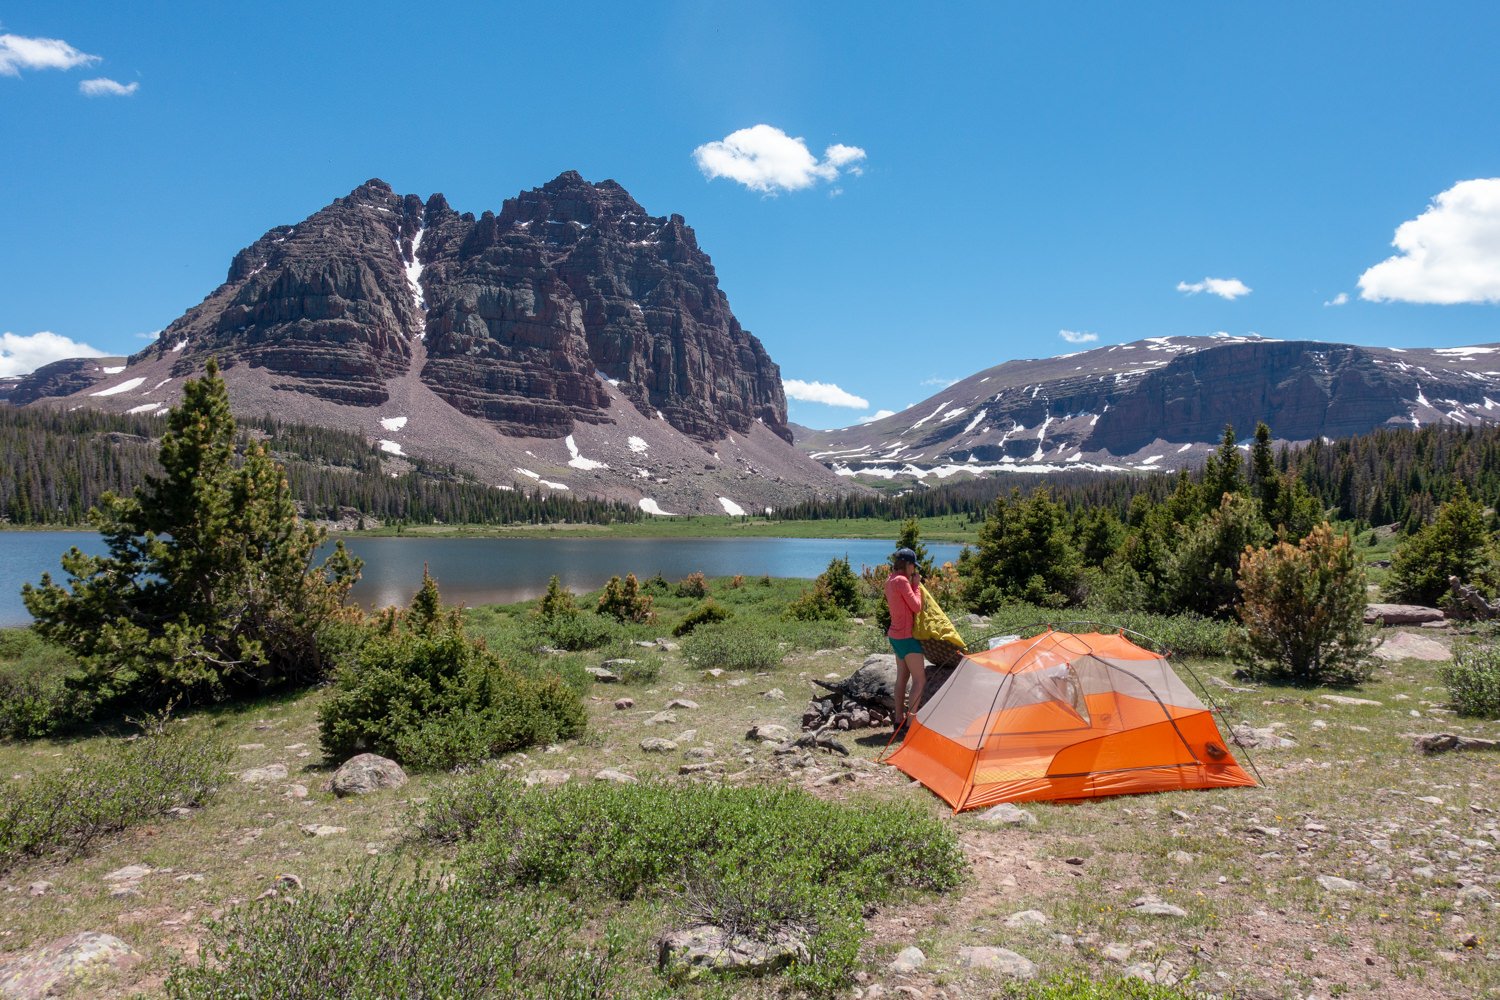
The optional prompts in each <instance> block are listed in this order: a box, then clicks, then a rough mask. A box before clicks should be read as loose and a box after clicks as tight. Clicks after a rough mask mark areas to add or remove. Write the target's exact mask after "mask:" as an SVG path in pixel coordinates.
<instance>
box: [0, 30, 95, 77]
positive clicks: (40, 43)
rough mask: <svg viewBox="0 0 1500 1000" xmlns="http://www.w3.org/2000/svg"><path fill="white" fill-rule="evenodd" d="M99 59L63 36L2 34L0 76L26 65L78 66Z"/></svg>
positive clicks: (16, 73) (17, 74) (38, 66)
mask: <svg viewBox="0 0 1500 1000" xmlns="http://www.w3.org/2000/svg"><path fill="white" fill-rule="evenodd" d="M98 61H99V57H98V56H91V55H89V54H88V53H87V52H79V51H78V50H77V49H75V48H73V46H71V45H69V44H68V43H67V42H65V41H63V40H62V39H61V38H27V37H26V36H24V35H0V76H20V75H21V70H23V69H76V68H77V67H79V66H88V65H90V64H91V63H96V62H98Z"/></svg>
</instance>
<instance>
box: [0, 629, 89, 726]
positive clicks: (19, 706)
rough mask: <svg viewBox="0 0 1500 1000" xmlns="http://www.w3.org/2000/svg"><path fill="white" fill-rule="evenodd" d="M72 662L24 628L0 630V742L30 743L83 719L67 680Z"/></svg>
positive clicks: (81, 696) (82, 702) (82, 700)
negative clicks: (7, 740)
mask: <svg viewBox="0 0 1500 1000" xmlns="http://www.w3.org/2000/svg"><path fill="white" fill-rule="evenodd" d="M77 670H78V661H77V660H75V659H74V658H73V655H72V654H71V653H69V652H68V651H67V650H66V649H64V648H62V647H61V646H58V645H55V644H53V643H50V642H48V641H47V640H45V639H43V638H42V637H41V636H39V635H37V634H36V633H35V632H34V631H32V630H31V629H29V628H8V629H0V738H7V739H35V738H36V737H39V736H46V735H48V734H49V733H54V732H57V731H59V730H60V729H63V728H66V727H67V726H69V725H71V724H73V723H74V722H76V721H78V719H80V718H82V717H86V716H87V715H88V708H87V705H88V701H89V699H88V697H87V695H85V693H84V692H82V691H80V690H77V689H76V688H70V687H69V686H68V684H67V678H68V677H69V676H70V675H72V674H74V673H75V672H76V671H77Z"/></svg>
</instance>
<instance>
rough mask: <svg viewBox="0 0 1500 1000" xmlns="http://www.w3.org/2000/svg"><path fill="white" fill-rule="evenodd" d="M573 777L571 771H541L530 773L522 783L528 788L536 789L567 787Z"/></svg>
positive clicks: (523, 778) (522, 779)
mask: <svg viewBox="0 0 1500 1000" xmlns="http://www.w3.org/2000/svg"><path fill="white" fill-rule="evenodd" d="M572 777H573V773H572V772H571V771H558V770H541V771H531V772H529V773H528V774H526V775H525V776H523V777H522V778H521V781H522V782H524V783H525V784H526V785H527V786H528V787H530V788H535V787H536V786H537V785H566V784H567V783H568V781H569V780H570V779H571V778H572Z"/></svg>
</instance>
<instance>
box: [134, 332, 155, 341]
mask: <svg viewBox="0 0 1500 1000" xmlns="http://www.w3.org/2000/svg"><path fill="white" fill-rule="evenodd" d="M160 336H161V331H160V330H147V331H145V332H143V333H138V334H136V335H135V339H136V340H155V339H156V338H157V337H160Z"/></svg>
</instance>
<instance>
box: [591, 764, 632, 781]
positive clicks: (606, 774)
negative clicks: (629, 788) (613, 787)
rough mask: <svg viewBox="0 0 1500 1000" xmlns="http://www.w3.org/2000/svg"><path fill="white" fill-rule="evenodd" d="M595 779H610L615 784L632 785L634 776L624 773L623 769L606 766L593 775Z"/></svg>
mask: <svg viewBox="0 0 1500 1000" xmlns="http://www.w3.org/2000/svg"><path fill="white" fill-rule="evenodd" d="M594 780H595V781H612V782H614V783H615V784H617V785H634V784H635V783H636V778H634V777H633V776H631V775H628V774H626V773H625V772H624V771H616V770H615V769H614V768H611V767H606V768H605V769H604V770H602V771H600V772H598V773H597V774H595V775H594Z"/></svg>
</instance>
